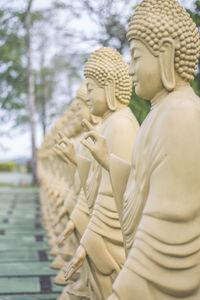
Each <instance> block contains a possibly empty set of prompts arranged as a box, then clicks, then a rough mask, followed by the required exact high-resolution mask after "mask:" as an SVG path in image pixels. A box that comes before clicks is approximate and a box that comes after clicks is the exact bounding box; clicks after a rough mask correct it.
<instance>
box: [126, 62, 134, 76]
mask: <svg viewBox="0 0 200 300" xmlns="http://www.w3.org/2000/svg"><path fill="white" fill-rule="evenodd" d="M128 73H129V75H130V76H133V75H134V74H135V69H134V65H133V63H132V62H131V63H130V65H129V72H128Z"/></svg>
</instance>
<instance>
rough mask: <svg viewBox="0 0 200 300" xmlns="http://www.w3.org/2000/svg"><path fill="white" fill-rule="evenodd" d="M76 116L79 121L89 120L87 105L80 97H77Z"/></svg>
mask: <svg viewBox="0 0 200 300" xmlns="http://www.w3.org/2000/svg"><path fill="white" fill-rule="evenodd" d="M76 117H77V118H78V120H79V121H80V122H82V120H83V119H86V120H88V121H89V120H90V111H89V108H88V106H87V105H86V103H85V102H84V101H82V100H81V99H77V111H76Z"/></svg>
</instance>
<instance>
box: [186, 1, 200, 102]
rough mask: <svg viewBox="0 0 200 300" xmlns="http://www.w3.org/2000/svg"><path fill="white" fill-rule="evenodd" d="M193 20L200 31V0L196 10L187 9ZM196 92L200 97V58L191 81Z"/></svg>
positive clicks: (196, 4) (196, 2)
mask: <svg viewBox="0 0 200 300" xmlns="http://www.w3.org/2000/svg"><path fill="white" fill-rule="evenodd" d="M187 11H188V12H189V14H190V16H191V17H192V19H193V21H194V22H195V23H196V24H197V27H198V28H199V31H200V0H197V1H195V11H194V12H192V11H191V10H189V9H188V10H187ZM191 86H192V87H193V89H194V91H195V93H196V94H197V95H198V96H199V97H200V59H199V63H198V72H197V73H196V75H195V79H194V81H193V82H192V83H191Z"/></svg>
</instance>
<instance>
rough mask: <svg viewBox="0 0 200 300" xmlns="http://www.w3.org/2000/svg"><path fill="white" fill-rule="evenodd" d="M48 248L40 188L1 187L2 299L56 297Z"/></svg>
mask: <svg viewBox="0 0 200 300" xmlns="http://www.w3.org/2000/svg"><path fill="white" fill-rule="evenodd" d="M48 251H49V248H48V246H47V240H46V237H45V232H44V229H43V225H42V219H41V213H40V203H39V200H38V190H37V189H0V300H56V298H57V297H58V295H59V294H60V291H61V290H62V287H59V286H56V285H55V284H53V277H54V276H55V275H56V271H54V270H52V269H50V267H49V266H50V260H51V259H52V257H51V256H49V255H48Z"/></svg>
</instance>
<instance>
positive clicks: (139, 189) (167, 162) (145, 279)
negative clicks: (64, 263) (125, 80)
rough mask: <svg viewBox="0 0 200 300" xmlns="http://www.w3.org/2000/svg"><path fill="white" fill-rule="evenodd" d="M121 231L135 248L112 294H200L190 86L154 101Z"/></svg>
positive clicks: (134, 297) (198, 188) (199, 191)
mask: <svg viewBox="0 0 200 300" xmlns="http://www.w3.org/2000/svg"><path fill="white" fill-rule="evenodd" d="M123 232H124V236H125V237H126V244H127V245H128V252H129V255H128V258H127V260H126V263H125V265H124V267H123V269H122V271H121V272H120V274H119V276H118V277H117V279H116V281H115V283H114V285H113V291H114V293H113V295H112V296H111V297H109V300H111V299H113V300H114V299H123V300H129V299H130V300H140V299H145V300H160V299H162V300H165V299H166V300H172V299H185V300H198V299H200V100H199V98H198V97H197V96H196V95H195V93H194V92H193V90H192V89H191V88H190V87H184V88H180V89H177V90H176V91H174V92H171V93H169V94H168V96H166V97H165V98H164V99H161V100H160V101H158V102H157V103H155V105H154V106H153V108H152V110H151V112H150V113H149V115H148V116H147V118H146V120H145V121H144V123H143V124H142V126H141V129H140V130H139V132H138V135H137V137H136V141H135V144H134V150H133V163H132V170H131V173H130V177H129V181H128V185H127V189H126V192H125V194H124V204H123ZM143 291H144V292H143Z"/></svg>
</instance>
